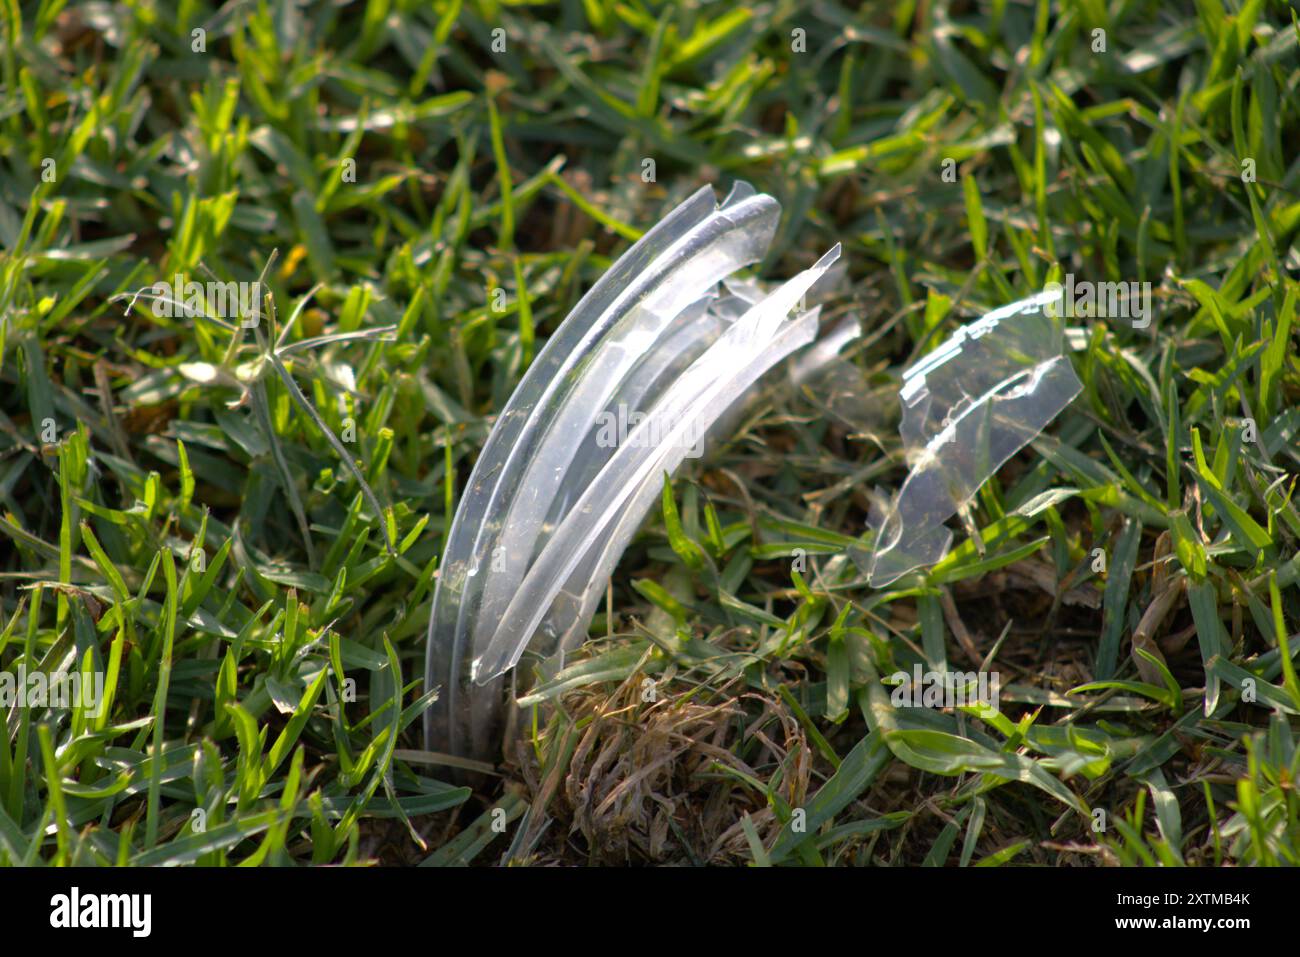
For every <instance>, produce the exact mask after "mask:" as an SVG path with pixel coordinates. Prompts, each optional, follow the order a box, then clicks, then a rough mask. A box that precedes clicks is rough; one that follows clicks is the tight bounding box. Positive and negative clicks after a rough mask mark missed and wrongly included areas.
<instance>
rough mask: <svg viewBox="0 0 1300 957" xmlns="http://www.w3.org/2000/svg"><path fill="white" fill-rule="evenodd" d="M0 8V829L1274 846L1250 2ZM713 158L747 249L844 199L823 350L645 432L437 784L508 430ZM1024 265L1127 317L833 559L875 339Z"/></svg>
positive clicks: (266, 842)
mask: <svg viewBox="0 0 1300 957" xmlns="http://www.w3.org/2000/svg"><path fill="white" fill-rule="evenodd" d="M2 6H3V11H4V12H3V18H4V27H3V31H4V32H3V37H4V40H3V43H4V46H3V60H2V63H0V68H2V70H3V73H2V78H0V669H3V670H2V671H0V864H8V865H30V864H40V863H51V864H65V865H66V864H79V865H128V864H129V865H149V864H199V865H218V866H221V865H233V864H268V865H276V864H279V865H283V864H302V865H306V864H327V863H328V864H375V863H379V864H391V865H396V864H429V865H450V864H464V863H472V864H476V865H480V864H498V863H516V864H523V863H531V864H553V863H560V864H579V865H580V864H622V863H636V864H640V863H672V864H701V863H714V864H736V865H741V864H758V865H768V864H791V865H898V864H906V865H919V864H926V865H950V866H953V865H961V866H968V865H969V866H975V865H985V866H998V865H1011V866H1014V865H1045V866H1107V865H1115V864H1138V865H1183V864H1186V865H1206V866H1215V865H1224V864H1240V865H1264V866H1271V865H1296V864H1300V794H1298V793H1297V790H1296V780H1297V778H1300V681H1298V680H1297V677H1296V665H1295V663H1294V661H1293V656H1294V655H1295V654H1296V653H1297V651H1300V549H1298V547H1297V546H1298V544H1300V509H1298V507H1297V502H1296V501H1295V494H1294V493H1295V491H1296V482H1297V475H1298V474H1300V362H1298V361H1297V342H1300V320H1297V317H1296V306H1297V297H1298V296H1300V281H1298V278H1297V277H1300V244H1298V242H1297V233H1298V231H1300V161H1298V160H1297V157H1298V156H1300V149H1298V147H1300V90H1298V88H1300V23H1298V21H1297V20H1296V18H1295V15H1294V14H1293V12H1292V11H1291V9H1290V7H1289V6H1288V5H1286V4H1284V3H1280V2H1251V0H1244V2H1238V0H1226V2H1224V3H1222V4H1219V3H1215V2H1212V0H1198V2H1195V3H1189V2H1186V0H1176V2H1167V0H1166V2H1161V0H1119V2H1113V3H1110V4H1104V3H1102V2H1100V0H1079V2H1062V3H1051V2H1047V0H1042V2H1028V0H1023V2H1007V0H984V2H975V3H971V2H942V0H940V2H935V3H917V2H915V0H902V2H899V3H895V4H883V3H868V4H866V5H864V6H863V7H862V8H861V9H858V8H857V7H856V5H855V4H852V3H839V2H836V0H820V2H817V3H811V4H800V3H795V2H787V0H771V2H765V3H757V4H754V3H715V2H698V0H697V2H690V0H688V2H685V3H682V4H671V3H658V2H655V3H650V2H643V0H626V2H620V3H609V2H606V0H560V2H554V3H537V2H528V0H518V2H500V3H499V2H492V0H463V2H462V0H434V2H430V3H417V2H414V0H372V2H368V3H363V2H359V3H351V4H347V5H340V4H335V3H323V2H316V0H306V2H302V3H297V2H292V0H261V2H248V3H242V4H226V5H222V6H217V5H214V4H210V3H195V2H188V0H181V2H179V3H177V4H175V5H174V7H173V5H170V4H164V3H156V2H151V0H144V2H138V3H132V4H109V3H81V4H76V3H71V4H66V5H65V4H64V3H60V2H57V0H55V2H41V3H21V2H19V0H4V2H3V5H2ZM737 180H745V181H748V182H749V183H752V184H753V185H754V187H755V188H757V189H758V190H760V191H764V192H767V193H770V194H771V195H772V196H774V197H776V198H777V199H778V200H779V201H780V202H781V204H782V207H783V215H782V218H781V224H780V227H779V229H778V231H777V234H776V238H775V241H774V243H773V246H772V249H771V251H770V253H769V255H768V256H767V259H766V260H765V261H764V262H763V263H761V264H760V265H759V266H757V267H756V268H755V269H754V270H753V271H752V273H753V275H755V276H756V277H759V278H762V279H785V278H788V277H790V276H792V275H794V274H795V273H796V272H798V271H799V270H802V269H805V268H807V267H808V266H810V265H811V264H812V263H813V262H814V261H815V260H816V259H817V257H818V256H820V255H821V254H822V252H824V251H825V250H826V249H828V248H830V247H831V246H833V245H834V244H835V243H836V242H840V243H842V244H843V259H844V261H845V262H846V264H847V269H846V273H845V276H844V277H843V280H842V281H841V283H840V284H839V286H838V287H837V288H836V290H835V292H834V294H833V295H832V296H831V298H830V299H829V300H828V301H827V302H826V303H825V304H824V305H823V313H822V315H823V318H824V320H825V323H824V324H825V325H827V326H829V325H830V324H833V323H835V322H838V321H841V320H843V319H845V318H849V319H853V320H856V321H857V322H859V323H860V325H861V328H862V337H861V339H860V341H859V342H858V343H857V344H856V345H855V346H854V347H852V348H851V349H850V350H849V351H848V353H847V355H848V357H849V359H850V360H851V362H852V365H853V368H852V369H850V370H846V371H850V372H852V377H851V379H850V380H849V382H848V385H847V389H848V391H847V394H845V395H839V397H838V400H837V401H835V402H832V401H831V397H829V396H828V395H827V394H826V393H825V392H824V391H822V392H818V391H817V390H804V391H797V390H791V389H789V388H782V387H778V386H779V384H778V386H773V387H772V388H770V389H766V390H764V392H763V393H762V395H761V396H759V398H758V399H757V400H756V401H755V402H754V403H752V404H751V405H750V406H749V407H748V408H747V410H746V412H745V415H744V416H743V417H742V418H740V419H739V420H738V421H737V422H736V423H735V426H734V432H733V433H732V434H731V435H729V436H727V437H726V439H727V440H726V441H725V442H723V443H722V444H721V445H720V446H719V447H718V448H717V449H716V450H715V451H714V453H713V454H712V455H711V456H710V457H708V458H707V459H706V460H704V461H703V462H699V463H694V464H690V465H689V466H688V467H687V468H684V469H683V470H681V471H680V472H679V473H678V474H677V475H675V476H674V477H673V479H672V482H671V484H670V485H669V486H668V488H667V490H666V492H665V495H664V497H663V502H662V506H661V507H660V508H657V509H655V511H654V514H652V516H651V517H650V518H649V520H648V521H647V523H646V525H645V526H644V527H643V528H642V529H641V531H640V533H639V534H638V536H637V538H636V539H635V541H634V542H633V544H632V546H631V547H630V548H629V549H628V550H627V552H626V553H625V554H624V556H623V559H622V561H621V563H620V564H619V566H618V569H617V571H616V572H615V574H614V577H613V580H612V582H611V584H610V589H609V593H608V597H607V601H606V603H605V604H604V605H603V606H602V608H601V610H600V612H599V613H598V615H597V617H596V619H595V620H594V621H593V622H592V625H591V634H592V637H593V640H592V641H591V642H589V643H588V644H586V645H584V646H583V648H582V649H581V651H579V652H578V653H577V654H575V655H574V656H572V657H571V659H570V660H569V661H568V662H566V666H565V668H564V670H562V671H560V672H559V673H558V674H556V673H554V672H547V673H544V674H540V675H535V674H521V675H519V676H518V684H517V687H516V689H515V693H516V695H518V696H519V697H520V706H519V707H518V708H514V707H512V708H511V713H512V715H513V717H514V721H513V723H512V727H511V728H510V733H509V735H508V737H507V740H506V742H505V743H504V744H503V747H502V749H501V752H500V754H499V755H498V756H497V757H498V760H497V761H495V762H494V766H492V767H491V768H489V769H480V770H473V769H470V771H469V772H468V773H467V770H466V768H465V767H464V766H463V765H459V764H458V763H457V762H456V761H455V760H454V759H453V758H451V757H448V756H446V755H442V754H439V753H431V752H429V751H426V750H425V743H424V741H423V738H422V735H421V733H420V730H421V724H422V719H423V716H424V713H425V711H426V710H427V709H428V708H429V707H430V705H431V702H432V701H433V700H434V698H435V696H436V694H437V692H438V689H437V688H425V687H424V686H423V685H424V682H423V671H424V646H425V631H426V627H427V624H428V620H429V614H430V607H431V603H432V599H433V592H434V587H435V583H436V579H437V575H438V570H439V556H440V555H441V553H442V551H443V548H444V545H445V539H446V536H447V532H448V528H449V525H450V522H451V518H452V515H453V514H454V511H455V508H456V505H457V503H458V502H459V501H460V497H461V495H462V494H463V491H464V488H465V483H466V481H467V479H468V476H469V472H470V469H471V468H472V466H473V464H474V461H475V459H476V456H477V455H478V452H479V450H480V449H481V448H482V446H483V444H484V442H485V440H486V438H487V435H488V432H489V431H490V429H491V427H492V425H493V422H494V416H495V415H496V413H497V412H499V411H500V409H501V408H502V407H503V406H504V405H505V403H506V401H507V399H508V398H509V396H510V394H511V392H512V390H513V388H514V387H515V385H516V384H517V383H518V382H519V380H520V377H521V375H522V374H523V372H524V371H525V370H526V369H527V368H528V366H529V364H530V363H531V362H532V361H533V360H534V358H535V357H536V355H537V354H538V351H539V349H540V348H541V346H542V345H543V344H544V343H545V341H546V340H547V339H548V337H549V336H551V335H552V334H553V333H554V331H555V329H556V328H557V326H558V325H559V324H560V322H561V321H562V320H563V319H564V317H565V316H566V314H567V313H568V312H569V310H570V309H571V308H572V307H573V306H574V305H575V304H576V302H577V301H578V299H579V298H580V297H581V296H582V294H583V293H584V292H585V291H586V290H587V289H588V288H589V287H590V286H591V285H592V284H593V283H594V282H595V281H596V280H597V279H598V278H599V277H600V276H601V275H602V274H603V273H604V272H605V270H606V269H608V267H609V266H610V265H611V264H612V263H613V262H614V261H615V260H616V259H617V258H618V256H619V255H620V254H621V253H622V252H623V251H624V250H626V249H627V248H628V246H629V245H630V244H631V243H632V242H633V241H635V240H636V239H637V238H638V237H639V236H641V235H642V234H643V233H644V232H645V231H647V230H648V229H649V228H650V227H651V226H652V225H653V224H654V223H655V222H657V221H658V220H659V219H660V218H661V217H662V216H663V215H664V214H665V213H667V212H668V211H669V210H670V209H672V208H673V206H675V205H676V204H677V203H679V202H681V201H682V200H683V199H685V198H686V197H687V196H689V195H690V194H691V193H693V192H694V191H695V190H697V189H698V188H699V187H701V186H703V185H709V184H712V185H713V186H714V187H715V188H716V190H717V191H718V194H719V197H720V198H721V196H722V195H724V194H725V192H726V190H727V189H729V188H730V187H731V185H732V184H733V183H734V182H735V181H737ZM1053 282H1059V283H1062V284H1064V285H1065V286H1066V288H1074V286H1073V285H1072V284H1083V287H1087V288H1091V287H1090V286H1088V284H1093V285H1096V284H1102V283H1124V284H1126V285H1125V287H1124V288H1132V289H1135V290H1138V289H1141V290H1145V292H1144V293H1143V294H1144V295H1149V300H1146V301H1147V302H1148V303H1149V310H1148V311H1147V312H1146V313H1145V314H1144V315H1142V316H1140V317H1137V318H1135V317H1133V316H1127V315H1126V316H1121V315H1116V314H1115V310H1114V309H1111V310H1109V311H1108V310H1106V309H1095V310H1093V312H1092V313H1091V314H1088V313H1087V312H1086V311H1082V312H1081V313H1080V314H1077V315H1074V316H1072V317H1070V318H1069V319H1067V320H1065V322H1066V323H1067V324H1068V325H1069V326H1070V327H1071V328H1072V329H1073V330H1075V331H1074V332H1073V333H1072V334H1071V345H1072V346H1073V348H1071V349H1070V351H1069V354H1070V357H1071V358H1070V361H1071V362H1072V363H1073V367H1074V369H1075V372H1076V373H1077V374H1078V377H1079V379H1080V380H1081V382H1082V384H1083V389H1082V393H1081V394H1080V395H1079V397H1078V398H1077V399H1075V400H1074V402H1073V403H1072V404H1071V405H1070V406H1069V407H1068V408H1067V409H1066V410H1065V411H1064V412H1063V413H1062V414H1061V415H1059V416H1058V417H1057V418H1056V419H1055V420H1054V421H1053V422H1052V423H1051V424H1050V425H1049V426H1048V427H1047V428H1046V429H1045V430H1044V432H1043V433H1042V434H1041V435H1040V436H1038V437H1037V438H1036V439H1035V440H1034V441H1033V442H1032V443H1031V444H1030V445H1028V446H1027V447H1025V448H1024V449H1023V450H1022V451H1021V452H1020V453H1018V454H1017V455H1016V456H1014V457H1013V458H1012V460H1011V461H1009V462H1008V463H1007V464H1006V465H1004V466H1003V467H1002V468H1001V469H999V470H998V471H997V473H996V474H995V475H994V476H993V477H992V478H991V479H990V480H989V481H988V482H987V483H985V484H984V485H983V487H982V488H981V489H980V491H979V493H978V495H977V496H976V498H975V500H974V501H973V503H972V507H971V508H970V509H969V511H968V514H967V515H966V516H965V517H964V520H963V522H962V523H954V528H955V529H956V533H955V539H954V545H953V547H952V549H951V551H950V552H949V553H948V554H947V555H946V557H944V558H943V559H942V560H941V561H940V562H939V563H938V564H936V565H934V566H933V567H931V568H928V569H924V570H921V571H919V572H917V573H913V574H911V575H908V576H905V577H903V578H901V579H899V580H898V581H896V582H894V583H892V584H889V585H886V586H885V587H883V588H872V587H870V585H869V583H868V581H867V576H866V575H865V573H864V571H863V570H862V568H861V567H860V565H859V562H858V561H857V560H855V555H858V554H860V550H861V549H862V548H863V547H864V545H865V544H866V543H868V542H869V540H870V534H871V533H870V531H869V526H868V511H869V506H870V494H871V492H872V489H874V488H875V487H876V486H881V487H882V488H884V489H886V490H888V489H892V488H897V487H898V485H899V484H900V483H901V482H902V481H903V478H904V476H905V475H906V473H907V466H908V463H907V462H906V461H905V456H904V453H903V449H902V442H901V440H900V438H899V435H898V417H899V406H898V386H899V381H900V374H901V371H902V370H903V369H904V368H906V367H907V366H908V365H909V364H911V363H913V362H915V361H916V360H917V359H919V358H921V357H922V356H923V355H925V354H926V353H928V352H929V351H930V350H932V349H934V347H935V346H937V345H939V344H940V343H941V342H942V341H943V340H944V339H945V338H946V337H947V336H948V335H950V334H951V333H952V332H953V331H954V330H955V329H957V328H958V327H959V326H961V325H962V324H963V323H967V322H970V321H972V320H974V319H976V318H978V317H979V316H981V315H983V314H985V313H987V312H988V311H990V310H992V309H994V308H997V307H998V306H1001V305H1004V304H1007V303H1010V302H1012V301H1014V300H1017V299H1022V298H1026V297H1028V296H1031V295H1034V294H1036V293H1038V292H1040V291H1042V290H1043V289H1044V287H1045V286H1047V284H1049V283H1053ZM227 283H234V284H236V285H233V286H226V285H225V284H227ZM160 284H162V285H160ZM1128 284H1133V285H1132V286H1131V287H1130V286H1129V285H1128ZM1142 284H1149V285H1145V286H1144V285H1142ZM1081 288H1082V287H1081ZM227 289H230V290H238V291H239V293H240V295H239V296H238V297H237V299H229V300H228V301H225V302H223V303H214V302H213V295H214V294H215V293H221V294H224V293H225V291H226V290H227ZM839 400H843V401H839ZM915 666H923V667H924V668H926V669H928V670H933V671H936V672H945V671H949V670H953V671H959V672H980V673H996V674H997V675H998V676H999V678H1000V696H999V698H998V700H997V701H996V702H995V703H993V704H989V703H987V702H984V703H975V704H966V705H961V706H957V707H949V708H943V709H939V708H924V707H921V708H916V707H905V706H899V705H898V703H897V700H896V695H895V694H894V693H893V692H894V689H892V688H891V687H890V685H889V684H888V682H889V681H890V675H891V674H893V673H894V672H896V671H900V670H901V671H904V672H907V673H911V672H912V671H913V668H914V667H915ZM35 673H40V674H42V675H43V676H45V680H46V681H48V683H49V685H50V687H53V685H54V684H55V683H56V679H57V680H58V681H59V682H63V683H65V684H66V683H67V682H69V681H70V680H71V678H72V677H73V676H76V677H77V678H79V679H80V680H81V681H82V682H83V685H84V687H96V686H99V687H102V695H101V696H100V700H99V701H98V704H99V707H96V708H92V707H88V706H84V704H81V705H79V704H76V703H73V704H72V705H71V706H69V707H59V706H57V702H52V701H47V702H45V703H33V701H31V700H27V701H24V700H21V698H20V696H17V689H18V688H19V687H23V688H27V684H25V683H24V682H23V681H21V680H17V679H18V677H19V676H27V675H31V674H35ZM4 675H12V676H14V678H15V680H14V681H12V682H10V683H9V684H8V687H9V688H10V691H9V697H8V698H6V697H5V694H6V691H5V688H6V683H5V682H4V680H3V676H4ZM96 683H98V685H97V684H96ZM27 690H31V689H30V688H28V689H27Z"/></svg>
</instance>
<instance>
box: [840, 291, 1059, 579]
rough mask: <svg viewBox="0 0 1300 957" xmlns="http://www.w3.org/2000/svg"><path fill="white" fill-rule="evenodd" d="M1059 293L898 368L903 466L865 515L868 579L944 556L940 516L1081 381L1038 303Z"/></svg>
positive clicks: (990, 320) (962, 501)
mask: <svg viewBox="0 0 1300 957" xmlns="http://www.w3.org/2000/svg"><path fill="white" fill-rule="evenodd" d="M1059 297H1060V293H1059V292H1045V293H1041V294H1039V295H1037V296H1034V297H1033V298H1030V299H1026V300H1023V301H1021V302H1015V303H1012V304H1011V305H1008V306H1003V307H1002V308H1001V309H997V310H995V311H993V312H990V313H989V314H988V315H986V316H984V317H982V318H981V319H979V320H977V321H975V322H972V323H970V324H969V325H966V326H963V327H962V328H960V329H958V330H957V331H956V332H955V333H954V334H953V335H952V336H951V337H950V338H949V339H948V340H947V341H946V342H944V343H943V344H942V345H941V346H940V347H939V348H937V349H935V350H934V351H933V352H931V353H929V354H928V355H926V356H924V357H923V358H922V359H921V360H920V361H919V362H917V363H915V364H914V365H912V366H911V367H910V368H908V369H907V371H906V372H904V373H903V386H902V389H901V390H900V392H899V398H900V400H901V402H902V408H903V418H902V423H901V425H900V426H899V432H900V434H901V435H902V438H903V449H904V454H905V455H906V457H907V461H908V464H909V465H910V466H911V471H910V473H909V474H908V476H907V478H906V479H905V480H904V482H903V485H902V487H901V488H900V489H899V491H898V495H897V496H896V497H895V498H894V500H893V501H892V502H891V503H890V504H889V505H888V506H886V507H883V508H880V509H879V511H877V512H875V514H874V515H873V521H872V524H873V525H874V526H875V527H876V541H875V545H874V547H873V549H872V551H871V553H870V555H869V556H866V557H865V564H866V571H867V573H868V580H869V582H870V584H871V585H872V587H874V588H880V587H883V586H885V585H888V584H890V583H891V582H894V581H896V580H898V579H899V578H900V577H902V576H903V575H905V574H907V573H908V572H910V571H913V570H915V569H918V568H926V567H929V566H931V565H933V564H935V563H936V562H938V561H939V560H940V559H941V558H943V556H944V555H945V554H946V553H947V551H948V547H949V546H950V545H951V544H952V532H951V531H950V530H949V529H948V528H947V527H946V526H945V525H944V523H945V522H946V521H947V520H948V519H950V518H952V517H953V516H954V515H956V514H958V513H959V512H960V511H961V510H963V509H964V508H966V506H967V505H968V503H969V502H970V500H971V499H972V498H973V497H974V495H975V493H976V492H977V491H979V488H980V486H981V485H983V484H984V482H986V481H987V480H988V478H989V477H990V476H991V475H992V474H993V473H994V472H996V471H997V470H998V468H1000V467H1001V466H1002V464H1003V463H1004V462H1006V461H1007V459H1009V458H1011V456H1012V455H1014V454H1015V453H1016V452H1017V451H1019V450H1020V449H1022V448H1024V446H1026V445H1027V444H1029V442H1031V441H1032V440H1033V438H1034V437H1035V436H1036V435H1038V433H1039V432H1041V431H1042V430H1043V428H1044V427H1045V426H1046V425H1047V424H1048V423H1049V422H1051V421H1052V420H1053V419H1054V418H1056V416H1057V415H1059V414H1060V412H1061V411H1062V410H1063V409H1064V408H1065V407H1066V406H1067V405H1069V404H1070V402H1071V401H1072V400H1073V399H1074V398H1075V396H1077V395H1078V394H1079V392H1080V391H1081V390H1082V388H1083V386H1082V384H1081V383H1080V382H1079V378H1078V376H1077V375H1075V372H1074V367H1073V366H1072V365H1071V363H1070V360H1069V358H1068V357H1067V356H1066V355H1064V354H1063V344H1064V331H1063V329H1062V326H1061V324H1060V322H1059V321H1058V320H1057V319H1055V318H1053V317H1052V315H1050V314H1049V311H1048V309H1047V308H1046V307H1047V306H1048V304H1050V303H1052V302H1054V301H1055V300H1056V299H1058V298H1059ZM857 557H859V560H860V561H861V560H862V556H861V555H859V556H857Z"/></svg>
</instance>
